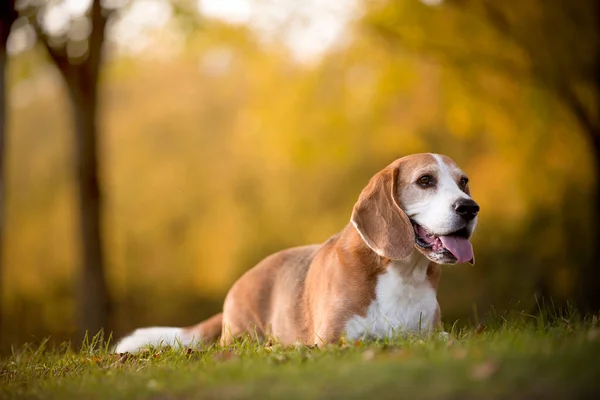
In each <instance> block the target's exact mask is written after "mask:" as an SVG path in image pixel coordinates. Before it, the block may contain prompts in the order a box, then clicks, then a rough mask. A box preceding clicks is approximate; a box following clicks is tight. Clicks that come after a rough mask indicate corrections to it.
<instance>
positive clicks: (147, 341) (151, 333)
mask: <svg viewBox="0 0 600 400" xmlns="http://www.w3.org/2000/svg"><path fill="white" fill-rule="evenodd" d="M193 341H194V336H190V335H186V334H184V333H183V329H181V328H167V327H152V328H140V329H137V330H135V331H134V332H133V333H132V334H131V335H129V336H126V337H124V338H123V339H121V340H120V341H119V343H117V345H116V346H115V348H114V352H115V353H133V352H136V351H138V350H140V349H141V348H143V347H146V346H156V347H158V346H187V345H189V344H191V343H192V342H193Z"/></svg>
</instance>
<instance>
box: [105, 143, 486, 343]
mask: <svg viewBox="0 0 600 400" xmlns="http://www.w3.org/2000/svg"><path fill="white" fill-rule="evenodd" d="M478 211H479V206H477V204H476V203H475V202H474V201H473V200H472V199H471V197H470V191H469V187H468V185H467V178H466V176H465V174H464V173H463V172H462V171H461V170H460V168H459V167H458V166H457V165H456V164H455V163H454V162H453V161H452V160H451V159H450V158H448V157H446V156H442V155H437V154H429V153H426V154H415V155H410V156H407V157H403V158H400V159H398V160H396V161H394V162H393V163H391V164H390V165H388V166H387V167H386V168H384V169H383V170H381V171H380V172H378V173H377V174H375V176H373V178H372V179H371V180H370V182H369V184H368V185H367V186H366V187H365V188H364V189H363V191H362V192H361V194H360V196H359V198H358V201H357V202H356V204H355V206H354V209H353V212H352V217H351V219H350V222H349V223H348V224H347V225H346V227H345V228H344V229H343V230H342V231H341V232H340V233H338V234H336V235H334V236H332V237H331V238H330V239H329V240H327V241H326V242H325V243H323V244H320V245H309V246H302V247H295V248H291V249H287V250H283V251H280V252H278V253H275V254H272V255H270V256H268V257H267V258H265V259H264V260H262V261H261V262H260V263H258V265H256V266H255V267H254V268H252V269H250V270H249V271H247V272H246V273H245V274H244V275H243V276H242V277H241V278H239V279H238V281H237V282H236V283H235V284H234V285H233V287H232V288H231V289H230V290H229V293H228V294H227V297H226V299H225V303H224V306H223V312H222V313H220V314H217V315H215V316H213V317H211V318H209V319H208V320H206V321H203V322H201V323H199V324H197V325H195V326H191V327H187V328H166V327H152V328H143V329H138V330H136V331H135V332H133V333H132V334H131V335H129V336H127V337H125V338H124V339H122V340H121V341H120V342H119V343H118V344H117V346H116V348H115V351H116V352H119V353H122V352H128V351H136V350H138V349H140V348H141V347H143V346H146V345H161V344H163V345H189V344H191V343H192V342H202V343H211V342H215V341H217V340H219V338H220V341H221V343H222V344H229V343H231V342H232V341H233V340H234V339H235V338H236V337H239V336H242V335H244V334H250V335H251V336H253V337H256V338H257V339H259V340H262V339H265V338H267V337H270V338H274V339H276V340H279V341H280V342H281V343H283V344H286V345H290V344H293V343H298V342H299V343H303V344H307V345H314V344H317V345H320V344H323V343H330V342H333V341H337V340H338V339H340V337H342V336H345V337H347V338H350V339H357V338H363V337H372V338H386V337H391V336H392V335H394V334H398V333H403V332H423V331H425V332H429V331H431V330H432V329H434V328H435V327H436V326H439V325H440V307H439V304H438V302H437V298H436V290H437V285H438V280H439V277H440V264H455V263H457V262H459V258H464V259H463V260H460V261H462V262H464V261H469V262H473V261H474V258H473V257H472V255H473V253H472V247H470V243H469V242H468V239H469V238H470V236H471V235H472V233H473V230H474V229H475V225H476V224H477V212H478ZM440 239H444V240H445V241H443V240H440ZM452 241H454V242H457V241H458V242H459V244H460V246H459V245H452V246H451V247H449V248H451V249H452V251H454V253H456V254H457V255H455V254H454V253H453V252H452V251H449V250H448V248H444V246H443V245H442V243H454V242H452ZM456 249H458V250H456ZM469 249H470V252H469ZM459 250H460V252H462V253H460V252H459ZM465 254H466V256H465ZM469 258H470V259H469Z"/></svg>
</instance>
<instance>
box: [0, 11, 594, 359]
mask: <svg viewBox="0 0 600 400" xmlns="http://www.w3.org/2000/svg"><path fill="white" fill-rule="evenodd" d="M11 3H12V1H11ZM91 3H92V1H91V0H64V1H63V0H51V1H33V0H31V1H22V2H19V1H17V2H16V5H15V8H16V11H17V13H16V14H15V15H14V16H15V17H16V20H15V22H14V24H12V30H11V31H10V36H9V37H8V41H7V43H6V51H7V53H8V63H7V69H6V89H7V92H6V98H5V100H3V105H4V106H5V107H6V118H5V119H4V121H3V122H6V123H7V126H6V143H5V146H4V155H3V157H4V160H3V165H4V167H5V168H4V172H3V177H2V179H3V184H4V205H3V215H4V218H3V239H2V247H3V251H2V258H1V261H2V270H1V271H0V272H1V274H2V281H1V293H0V294H1V303H0V304H1V315H2V319H1V336H0V346H1V348H2V349H4V350H6V349H9V348H10V346H17V345H19V344H21V343H24V342H30V341H39V340H40V339H41V338H43V337H46V336H51V337H52V340H53V341H62V340H66V339H71V338H74V337H76V334H77V329H78V327H79V328H81V324H78V319H80V318H82V317H81V316H82V313H83V314H85V313H86V312H87V313H95V312H104V311H101V310H96V309H93V308H92V309H88V310H87V311H86V310H83V311H82V310H81V307H80V305H81V304H82V298H81V296H85V295H86V294H85V293H81V290H80V286H81V283H80V276H81V274H82V272H81V271H82V270H83V269H84V268H85V264H86V262H85V261H84V258H83V256H82V253H83V250H82V240H81V236H82V233H81V230H80V226H81V225H80V219H81V215H80V212H79V207H78V201H79V200H78V199H79V197H78V189H77V179H76V175H77V174H76V164H77V159H78V158H77V154H76V153H77V151H78V149H79V147H78V146H77V145H76V143H78V142H77V135H78V134H79V133H75V130H74V128H75V122H74V121H75V120H74V115H75V114H76V111H77V110H82V109H85V107H87V106H85V105H84V107H83V108H82V105H81V104H79V106H77V104H75V107H73V102H70V99H71V100H72V99H73V95H72V92H69V90H70V89H69V88H70V86H68V85H67V84H66V80H65V75H64V73H61V72H60V69H59V68H57V66H59V65H58V64H57V62H56V59H55V58H53V57H51V56H50V55H49V51H48V46H49V47H50V48H51V49H54V52H55V54H59V53H58V50H63V53H64V55H65V57H66V58H64V57H63V60H68V62H69V65H71V66H75V67H78V66H79V67H80V66H81V65H87V64H86V63H88V62H89V61H88V58H89V55H90V54H91V53H93V49H92V48H91V47H90V46H93V43H92V42H91V41H90V40H91V39H90V38H91V36H90V35H93V32H96V33H97V32H98V27H97V24H94V22H97V21H94V19H93V18H91V17H90V15H92V14H91V12H90V6H91ZM95 4H96V3H95ZM97 5H98V6H99V7H100V11H101V12H102V15H103V17H104V18H105V19H106V29H105V35H104V40H103V42H102V44H101V55H102V57H101V58H99V59H98V60H94V61H97V65H98V70H99V77H98V81H97V85H98V86H97V88H98V95H97V143H98V148H97V155H98V182H99V186H100V189H101V192H100V193H101V196H102V203H101V211H102V214H101V216H100V217H101V222H102V225H101V233H102V236H101V240H102V250H103V254H104V258H103V264H102V265H103V269H104V276H105V278H106V282H107V291H108V302H109V307H108V308H107V316H106V321H107V322H106V326H105V327H106V329H108V330H111V331H113V332H114V333H115V334H116V335H117V336H119V335H122V334H124V333H126V332H127V331H129V330H131V329H133V328H135V327H139V326H143V325H149V324H150V325H172V326H180V325H186V324H192V323H195V322H198V321H200V320H201V319H203V318H205V317H207V316H209V315H211V314H212V313H214V312H217V311H218V310H219V309H220V307H221V303H222V300H223V298H224V295H225V293H226V291H227V289H228V288H229V287H230V285H231V284H232V283H233V282H234V280H235V279H236V278H237V277H239V276H240V275H241V274H242V273H243V272H244V271H246V270H247V269H249V268H251V267H252V266H253V265H254V264H255V263H256V262H258V261H259V260H260V259H261V258H263V257H265V256H266V255H268V254H270V253H272V252H274V251H277V250H279V249H282V248H285V247H289V246H294V245H300V244H307V243H319V242H323V241H325V240H326V239H327V238H328V237H329V236H330V235H332V234H333V233H335V232H337V231H339V230H341V228H342V227H343V226H344V225H345V224H346V223H347V222H348V220H349V216H350V213H351V209H352V206H353V204H354V202H355V201H356V199H357V197H358V194H359V192H360V190H361V189H362V188H363V187H364V185H365V184H366V183H367V181H368V179H369V178H370V176H372V175H373V174H374V173H375V172H376V171H378V170H379V169H381V168H383V167H384V166H385V165H387V164H388V163H389V162H391V161H392V160H394V159H395V158H398V157H401V156H403V155H407V154H410V153H415V152H439V153H443V154H447V155H449V156H450V157H452V158H454V159H455V160H456V161H457V162H458V164H459V165H460V166H461V167H462V168H463V169H464V170H465V171H466V172H467V173H468V175H469V176H470V181H471V190H472V192H473V196H474V198H475V200H476V201H477V202H478V203H479V204H480V206H481V209H482V211H481V213H480V222H479V228H478V230H477V232H476V235H475V238H474V240H473V243H474V248H475V254H476V260H477V263H476V264H475V266H470V265H459V266H453V267H448V268H446V269H444V272H443V278H442V281H441V285H440V293H439V298H440V302H441V304H442V310H443V312H444V321H445V322H446V323H448V324H452V323H453V322H454V321H455V320H457V319H458V320H459V324H467V323H473V322H474V321H475V320H477V319H481V318H485V317H484V316H485V314H486V313H487V312H489V310H490V308H492V307H493V308H495V309H496V310H507V309H511V310H517V311H524V312H527V313H535V312H536V310H537V309H538V303H539V302H540V299H543V300H542V301H544V302H545V304H554V305H555V306H556V307H559V306H565V305H567V304H570V305H572V306H574V307H576V308H578V309H580V310H582V311H583V312H588V311H597V310H598V309H599V308H600V304H599V297H600V279H599V278H600V271H599V269H600V266H599V267H596V264H595V259H594V255H595V253H596V252H597V251H598V246H597V244H598V243H599V242H598V236H599V235H598V234H597V230H598V225H599V224H598V215H599V214H598V208H599V207H600V206H599V205H600V202H599V201H598V200H597V199H598V198H600V197H599V196H597V192H598V189H597V183H596V182H597V181H596V175H597V171H598V170H599V168H598V166H599V165H600V161H599V159H600V131H599V123H598V83H599V79H598V78H599V76H598V70H599V69H600V68H598V67H599V63H598V61H599V59H600V57H599V55H598V33H599V25H600V24H599V21H598V15H599V14H600V13H598V12H597V11H598V4H597V2H596V1H594V0H589V1H586V0H578V1H567V0H553V1H552V2H550V1H543V0H528V1H517V0H515V1H503V2H499V1H493V0H421V1H419V0H395V1H394V0H343V1H339V0H338V1H335V2H318V1H316V0H311V1H302V2H299V1H295V0H200V1H198V2H197V1H191V0H190V1H176V0H130V1H127V0H111V1H109V0H106V1H103V2H97ZM7 16H8V14H3V18H4V17H7ZM5 26H6V24H5ZM36 29H37V33H36ZM44 43H46V44H47V45H45V44H44ZM56 49H58V50H56ZM51 51H52V50H51ZM63 68H65V67H64V66H63ZM82 79H83V80H82V81H81V82H79V84H80V85H84V86H85V85H88V86H89V84H90V83H89V82H87V81H86V79H88V78H85V76H84V78H82ZM77 101H79V102H86V101H89V99H88V100H86V99H85V98H83V99H82V98H80V99H79V100H77ZM88 106H89V104H88ZM93 106H94V105H92V108H93Z"/></svg>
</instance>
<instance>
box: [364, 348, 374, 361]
mask: <svg viewBox="0 0 600 400" xmlns="http://www.w3.org/2000/svg"><path fill="white" fill-rule="evenodd" d="M374 358H375V350H373V349H368V350H366V351H365V352H364V353H363V354H362V359H363V360H364V361H371V360H372V359H374Z"/></svg>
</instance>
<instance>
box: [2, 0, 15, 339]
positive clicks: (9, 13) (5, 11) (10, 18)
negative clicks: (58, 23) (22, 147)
mask: <svg viewBox="0 0 600 400" xmlns="http://www.w3.org/2000/svg"><path fill="white" fill-rule="evenodd" d="M16 19H17V12H16V10H15V0H6V1H3V2H2V4H0V332H2V322H3V321H2V301H1V300H2V294H3V293H2V285H3V280H2V276H3V275H2V272H3V265H2V247H3V246H2V244H3V241H2V239H3V237H4V198H5V193H4V190H5V187H6V179H5V170H4V167H5V163H6V161H5V154H4V153H5V141H6V114H7V112H6V111H7V105H6V103H7V101H6V100H7V93H6V63H7V61H8V54H7V48H6V45H7V42H8V35H9V34H10V30H11V27H12V25H13V22H15V20H16Z"/></svg>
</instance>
